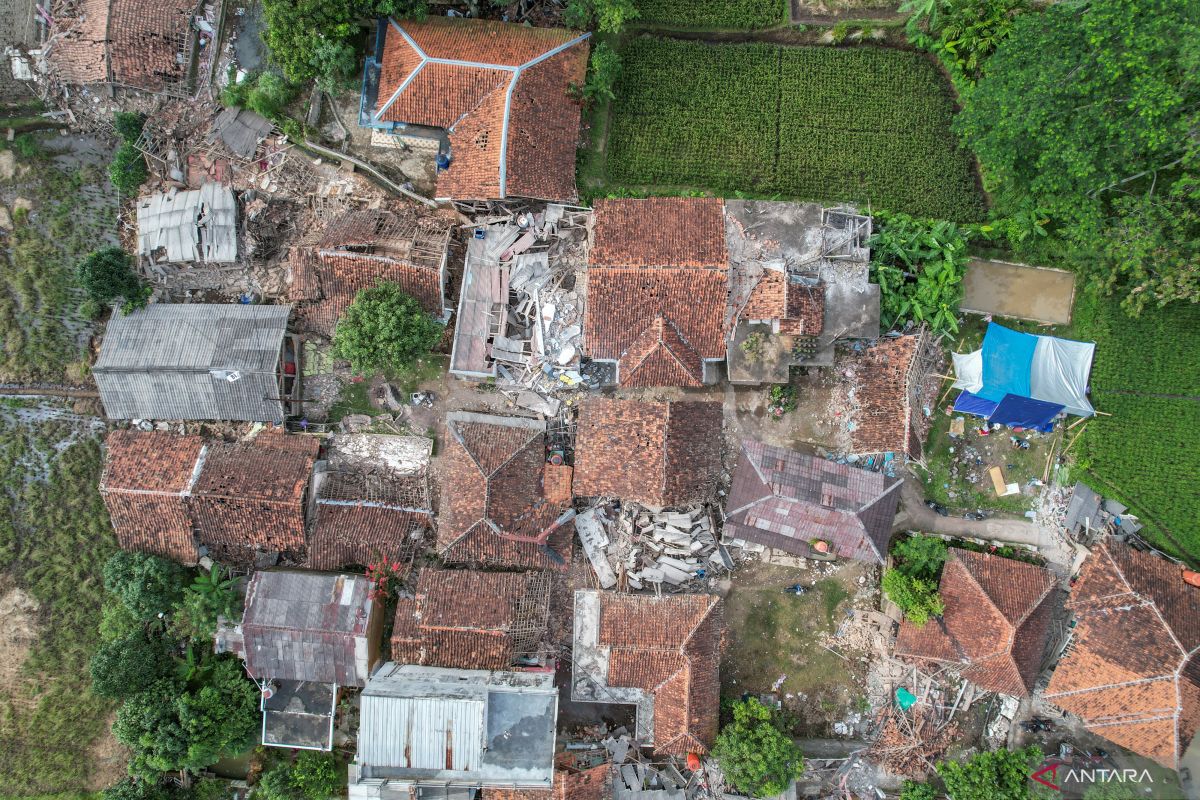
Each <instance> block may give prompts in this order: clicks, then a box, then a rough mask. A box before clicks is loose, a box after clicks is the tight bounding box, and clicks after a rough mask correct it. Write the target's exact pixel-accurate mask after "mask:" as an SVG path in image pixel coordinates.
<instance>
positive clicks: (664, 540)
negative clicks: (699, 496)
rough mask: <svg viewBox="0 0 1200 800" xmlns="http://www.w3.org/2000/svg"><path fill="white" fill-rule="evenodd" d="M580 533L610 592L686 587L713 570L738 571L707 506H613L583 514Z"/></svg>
mask: <svg viewBox="0 0 1200 800" xmlns="http://www.w3.org/2000/svg"><path fill="white" fill-rule="evenodd" d="M575 529H576V530H577V531H578V532H579V538H580V539H581V540H582V542H583V549H584V552H585V553H586V554H587V557H588V561H590V562H591V564H592V569H593V570H595V572H596V579H597V580H598V581H599V583H600V586H601V587H602V588H605V589H611V588H612V587H614V586H619V587H620V588H621V589H643V588H655V589H658V590H661V589H662V585H663V584H664V583H665V584H668V585H669V586H671V587H682V586H685V585H686V584H689V583H691V582H693V581H697V580H703V579H704V578H705V576H707V575H708V574H709V572H711V571H713V570H732V569H733V563H734V562H733V557H732V556H731V555H730V553H729V550H728V549H727V548H726V547H725V545H724V544H722V543H721V542H720V541H718V540H717V537H716V532H715V526H714V522H713V515H712V511H711V509H710V508H709V507H708V506H690V507H688V508H684V509H680V510H666V509H659V508H645V507H642V506H639V505H636V504H633V503H625V504H623V505H621V504H617V503H612V504H609V505H602V506H597V507H595V508H590V509H588V510H587V511H585V512H583V513H582V514H580V515H579V516H578V517H576V519H575Z"/></svg>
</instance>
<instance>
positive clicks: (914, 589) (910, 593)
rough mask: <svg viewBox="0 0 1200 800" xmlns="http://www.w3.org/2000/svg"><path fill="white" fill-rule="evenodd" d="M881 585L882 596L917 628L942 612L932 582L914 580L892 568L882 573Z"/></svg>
mask: <svg viewBox="0 0 1200 800" xmlns="http://www.w3.org/2000/svg"><path fill="white" fill-rule="evenodd" d="M882 585H883V591H884V594H886V595H887V596H888V598H889V599H890V600H891V601H892V602H893V603H895V604H896V605H898V606H900V610H901V611H903V612H904V616H906V617H908V619H909V621H910V622H912V624H914V625H916V626H917V627H918V628H920V627H923V626H924V625H925V623H926V622H928V621H929V618H930V617H937V616H940V615H941V613H942V611H943V610H944V607H943V605H942V598H941V595H939V594H938V587H937V584H936V583H935V582H934V581H931V580H928V579H924V578H914V577H912V576H911V575H907V574H905V573H904V572H903V571H901V570H899V569H896V568H892V569H889V570H887V571H886V572H884V573H883V581H882Z"/></svg>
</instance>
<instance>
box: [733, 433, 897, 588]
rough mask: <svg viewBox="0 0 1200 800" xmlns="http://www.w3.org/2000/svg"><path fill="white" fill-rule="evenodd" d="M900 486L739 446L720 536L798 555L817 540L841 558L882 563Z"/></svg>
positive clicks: (808, 459) (757, 446)
mask: <svg viewBox="0 0 1200 800" xmlns="http://www.w3.org/2000/svg"><path fill="white" fill-rule="evenodd" d="M900 486H901V481H900V479H899V478H889V477H888V476H887V475H884V474H883V473H880V472H869V471H867V470H863V469H859V468H858V467H853V466H849V465H847V464H838V463H836V462H834V461H829V460H827V459H824V458H816V457H814V456H810V455H805V454H803V453H797V452H796V451H794V450H787V449H784V448H782V447H774V446H771V445H766V444H762V443H761V442H755V441H751V440H749V439H743V440H742V443H741V451H740V452H739V453H738V460H737V467H736V469H735V470H734V473H733V485H732V486H731V487H730V491H729V501H728V502H727V503H726V510H725V531H726V534H727V535H729V536H733V537H736V538H738V539H744V540H746V541H749V542H755V543H757V544H761V545H764V546H766V547H773V548H776V549H779V550H783V551H785V552H788V553H794V554H796V555H801V556H811V555H813V553H814V551H813V548H812V545H813V543H814V542H816V541H818V540H820V541H823V542H825V543H827V544H828V545H829V547H830V550H831V551H832V552H833V553H835V554H836V555H839V556H841V557H842V558H853V559H857V560H859V561H867V562H870V563H874V564H882V563H883V561H884V559H885V558H886V557H887V548H888V542H889V541H890V540H891V538H892V522H893V521H894V520H895V518H896V508H897V506H898V505H899V503H900Z"/></svg>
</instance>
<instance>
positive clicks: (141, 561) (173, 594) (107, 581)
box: [104, 550, 187, 621]
mask: <svg viewBox="0 0 1200 800" xmlns="http://www.w3.org/2000/svg"><path fill="white" fill-rule="evenodd" d="M186 583H187V570H186V569H184V568H183V567H181V566H180V565H179V564H176V563H175V562H174V561H167V560H166V559H162V558H158V557H157V556H152V555H148V554H146V553H129V552H126V551H124V550H120V551H118V552H116V553H114V554H113V555H112V556H111V557H110V558H109V559H108V561H107V563H105V565H104V588H106V589H107V590H108V591H109V593H110V594H112V595H115V596H116V597H118V598H120V599H121V602H123V603H124V604H125V606H126V607H127V608H128V609H129V610H130V611H131V612H133V615H134V616H135V617H137V618H138V619H139V620H143V621H149V620H153V619H157V618H158V617H159V615H160V614H162V615H164V616H165V615H168V614H170V613H171V612H172V611H174V610H175V607H176V606H177V605H178V604H179V601H180V600H181V599H182V598H183V589H184V586H185V585H186Z"/></svg>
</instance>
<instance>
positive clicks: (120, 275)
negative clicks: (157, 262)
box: [77, 247, 150, 307]
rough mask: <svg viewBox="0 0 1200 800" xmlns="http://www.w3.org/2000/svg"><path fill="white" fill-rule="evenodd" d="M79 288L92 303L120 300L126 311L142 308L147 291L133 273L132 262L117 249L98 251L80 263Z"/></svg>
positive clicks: (142, 282)
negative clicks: (128, 308) (126, 304)
mask: <svg viewBox="0 0 1200 800" xmlns="http://www.w3.org/2000/svg"><path fill="white" fill-rule="evenodd" d="M77 273H78V277H79V285H80V286H82V287H83V290H84V291H85V292H87V295H88V299H90V300H92V301H93V302H95V303H98V304H100V303H109V302H111V301H113V300H116V299H118V298H123V299H124V300H125V301H126V302H127V303H128V304H129V305H130V307H141V306H144V305H146V301H147V300H148V299H149V292H148V289H149V288H150V287H148V286H147V285H146V283H145V282H144V281H142V279H141V277H139V276H138V274H137V273H136V272H134V270H133V258H132V257H131V256H130V255H129V254H128V253H126V252H125V251H124V250H122V249H121V248H119V247H102V248H100V249H99V250H96V251H95V252H93V253H91V254H89V255H88V257H87V258H85V259H84V260H83V261H81V262H80V264H79V267H78V269H77Z"/></svg>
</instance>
